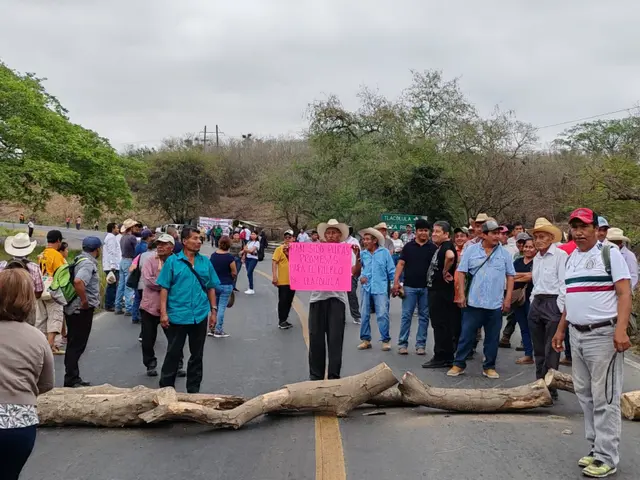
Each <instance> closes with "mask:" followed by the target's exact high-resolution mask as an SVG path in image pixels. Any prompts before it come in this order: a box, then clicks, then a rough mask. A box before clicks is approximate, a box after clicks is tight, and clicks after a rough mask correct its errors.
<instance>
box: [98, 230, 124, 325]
mask: <svg viewBox="0 0 640 480" xmlns="http://www.w3.org/2000/svg"><path fill="white" fill-rule="evenodd" d="M120 236H121V235H120V230H119V229H118V225H116V224H115V223H110V224H108V225H107V234H106V235H105V237H104V247H103V248H102V270H103V271H104V273H105V275H109V272H113V274H114V275H115V277H116V281H115V282H113V283H107V288H106V290H105V293H104V308H105V310H106V311H108V312H113V311H115V304H116V292H117V290H118V277H119V274H120V260H122V254H121V253H120V239H119V238H118V237H120Z"/></svg>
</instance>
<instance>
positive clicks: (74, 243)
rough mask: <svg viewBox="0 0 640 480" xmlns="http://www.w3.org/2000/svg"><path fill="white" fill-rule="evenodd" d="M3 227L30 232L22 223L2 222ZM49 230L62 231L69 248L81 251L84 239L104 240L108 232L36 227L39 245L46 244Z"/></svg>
mask: <svg viewBox="0 0 640 480" xmlns="http://www.w3.org/2000/svg"><path fill="white" fill-rule="evenodd" d="M0 226H1V227H6V228H11V229H14V230H19V231H24V232H28V230H29V229H28V228H27V225H26V224H22V225H21V224H20V223H11V222H0ZM49 230H60V231H61V232H62V236H63V237H64V240H65V242H67V243H68V244H69V248H72V249H75V250H79V249H80V248H81V247H82V239H83V238H84V237H87V236H95V237H98V238H100V239H101V240H104V237H105V235H106V234H107V232H105V231H97V232H96V231H95V230H86V229H80V230H76V227H75V226H74V225H72V226H71V228H66V227H59V226H50V225H35V227H34V238H35V239H36V240H37V241H38V243H39V244H42V245H44V244H46V232H48V231H49Z"/></svg>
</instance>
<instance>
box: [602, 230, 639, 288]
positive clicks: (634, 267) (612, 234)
mask: <svg viewBox="0 0 640 480" xmlns="http://www.w3.org/2000/svg"><path fill="white" fill-rule="evenodd" d="M607 240H609V241H610V242H611V243H613V244H614V245H616V246H617V247H618V248H619V249H620V253H621V254H622V257H623V258H624V261H625V262H627V267H628V268H629V274H630V275H631V291H634V290H635V288H636V285H638V259H637V258H636V255H635V253H633V252H632V251H631V250H629V249H628V248H627V246H626V245H625V243H629V239H628V238H627V237H625V236H624V231H622V229H620V228H610V229H609V231H608V232H607Z"/></svg>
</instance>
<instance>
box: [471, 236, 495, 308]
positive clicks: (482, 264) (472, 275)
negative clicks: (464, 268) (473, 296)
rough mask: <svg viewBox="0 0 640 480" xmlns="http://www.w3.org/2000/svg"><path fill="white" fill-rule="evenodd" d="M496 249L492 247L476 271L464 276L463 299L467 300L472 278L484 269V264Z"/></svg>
mask: <svg viewBox="0 0 640 480" xmlns="http://www.w3.org/2000/svg"><path fill="white" fill-rule="evenodd" d="M497 249H498V247H493V250H491V253H490V254H489V255H488V256H487V258H485V259H484V261H483V262H482V263H481V264H480V266H479V267H478V268H477V269H476V272H475V273H473V274H472V273H470V272H467V273H466V274H465V276H464V277H465V282H464V297H465V298H469V290H471V282H472V281H473V278H474V277H475V276H476V275H477V273H478V272H479V271H480V269H481V268H482V267H484V264H485V263H487V262H488V261H489V259H490V258H491V256H492V255H493V253H494V252H495V251H496V250H497Z"/></svg>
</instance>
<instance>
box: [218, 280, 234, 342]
mask: <svg viewBox="0 0 640 480" xmlns="http://www.w3.org/2000/svg"><path fill="white" fill-rule="evenodd" d="M231 293H233V285H218V286H217V287H216V305H217V306H218V314H217V320H218V321H217V322H216V330H217V331H219V332H222V331H223V328H222V326H223V325H224V312H225V310H226V309H227V303H228V302H229V297H231Z"/></svg>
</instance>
